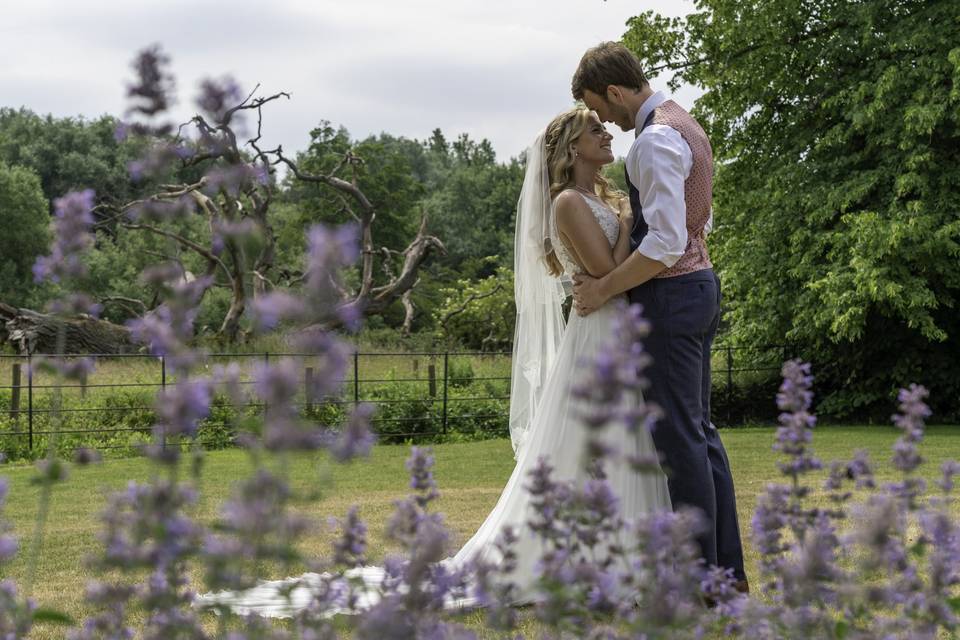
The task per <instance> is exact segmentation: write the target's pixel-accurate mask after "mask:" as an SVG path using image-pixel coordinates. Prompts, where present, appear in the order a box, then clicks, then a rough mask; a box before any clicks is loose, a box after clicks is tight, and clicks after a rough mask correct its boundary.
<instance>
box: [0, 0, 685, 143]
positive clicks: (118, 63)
mask: <svg viewBox="0 0 960 640" xmlns="http://www.w3.org/2000/svg"><path fill="white" fill-rule="evenodd" d="M647 9H653V10H656V11H659V12H661V13H664V14H669V15H682V14H685V13H687V12H688V11H690V10H692V3H691V2H689V1H686V0H684V1H676V0H639V1H638V0H632V1H631V0H607V1H606V2H604V1H603V0H543V1H539V2H534V1H532V0H271V1H270V2H265V1H262V0H258V1H256V2H254V1H247V0H234V1H233V2H229V3H227V2H213V1H210V0H162V1H153V0H141V1H136V0H127V1H125V2H120V1H118V0H29V1H28V2H25V1H23V0H0V60H3V63H2V65H0V106H7V107H20V106H25V107H27V108H29V109H31V110H33V111H35V112H39V113H52V114H54V115H55V116H72V115H83V116H87V117H96V116H98V115H101V114H103V113H110V114H114V115H119V114H121V113H122V111H123V109H124V105H125V102H124V95H123V93H124V85H125V82H126V81H127V80H128V79H130V77H131V72H130V69H129V63H130V60H131V59H132V58H133V56H134V54H135V53H136V51H138V50H139V49H141V48H143V47H144V46H146V45H148V44H151V43H160V44H161V45H162V46H163V48H164V49H165V51H166V52H167V53H168V54H169V55H170V56H171V58H172V62H173V72H174V74H175V75H176V77H177V85H178V86H177V89H178V90H177V95H178V99H179V103H178V105H177V107H176V110H175V115H176V119H177V120H178V121H181V120H186V119H187V118H188V117H189V115H190V112H191V109H192V108H193V99H194V96H195V95H196V87H197V84H198V82H199V81H200V79H201V78H203V77H210V76H220V75H222V74H226V73H229V74H232V75H233V76H234V77H235V78H236V79H237V80H238V81H239V82H240V84H241V86H243V87H244V88H246V89H249V88H252V87H253V86H254V85H255V84H257V83H260V84H261V86H262V91H263V92H264V93H266V94H270V93H274V92H278V91H287V92H289V93H290V94H291V95H292V99H291V100H289V101H282V102H279V103H274V104H273V105H272V106H271V107H270V108H269V109H268V110H267V112H266V115H265V118H264V139H263V144H264V145H265V147H272V146H274V145H275V144H278V143H282V144H283V145H284V148H285V149H287V150H288V151H289V150H298V149H302V148H303V147H305V146H306V144H307V142H308V140H309V131H310V129H311V128H313V127H315V126H316V125H317V124H318V123H319V122H320V120H324V119H325V120H330V121H331V122H333V123H334V124H336V125H343V126H345V127H347V129H349V130H350V133H351V134H352V135H353V137H354V138H362V137H365V136H367V135H369V134H376V133H379V132H381V131H385V132H388V133H391V134H394V135H402V136H406V137H410V138H418V139H423V138H425V137H427V136H428V135H429V134H430V132H431V131H432V130H433V129H434V128H436V127H439V128H440V129H442V130H443V132H444V134H445V135H446V136H447V138H448V139H452V138H454V137H455V136H456V135H457V134H459V133H462V132H465V133H468V134H470V136H471V137H473V138H476V139H482V138H488V139H489V140H490V141H491V142H492V143H493V146H494V148H495V149H496V151H497V154H498V156H499V158H500V159H502V160H505V159H507V158H509V157H511V156H516V155H518V154H519V153H520V152H521V151H522V150H523V149H524V148H525V147H526V146H527V145H528V144H529V142H530V141H531V140H532V139H533V137H534V136H535V135H536V133H537V131H538V130H539V129H541V128H542V127H543V126H544V125H545V124H546V123H547V122H548V121H549V120H550V118H551V117H552V116H553V115H555V114H556V113H558V112H559V111H562V110H563V109H565V108H567V107H568V106H569V105H570V104H571V103H572V102H571V98H570V92H569V91H570V76H571V74H572V73H573V70H574V69H575V67H576V64H577V62H578V61H579V59H580V56H581V55H582V53H583V51H584V50H585V49H587V48H588V47H590V46H592V45H594V44H596V43H597V42H600V41H602V40H617V39H619V38H620V37H621V35H622V34H623V32H624V31H625V29H626V27H625V23H626V21H627V19H628V18H629V17H631V16H634V15H637V14H639V13H641V12H643V11H645V10H647ZM657 84H658V83H656V82H654V85H655V86H657ZM661 84H662V83H661ZM657 88H661V87H657ZM663 88H665V87H663ZM698 95H699V94H698V92H697V91H696V90H695V89H693V88H690V87H685V88H681V90H680V91H679V92H678V93H677V95H676V96H675V97H676V99H677V100H678V101H679V102H681V104H683V105H684V106H688V107H689V106H690V104H691V103H692V101H693V99H695V98H696V97H697V96H698ZM614 129H615V130H614V131H613V133H614V134H615V135H616V137H617V139H616V141H615V143H614V151H615V153H616V154H617V155H625V154H626V150H627V149H628V148H629V143H630V136H629V135H628V134H624V133H622V132H620V131H619V130H618V129H616V128H615V127H614Z"/></svg>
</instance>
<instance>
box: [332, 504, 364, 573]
mask: <svg viewBox="0 0 960 640" xmlns="http://www.w3.org/2000/svg"><path fill="white" fill-rule="evenodd" d="M366 552H367V525H366V524H365V523H364V522H363V521H362V520H361V519H360V517H359V516H358V515H357V507H356V505H354V506H351V507H350V510H349V511H347V520H346V522H344V523H343V534H342V535H341V537H340V539H338V540H336V541H335V542H334V543H333V561H334V562H336V563H337V564H341V565H344V566H346V567H348V568H352V567H359V566H362V565H364V564H366V562H367V559H366V555H365V554H366Z"/></svg>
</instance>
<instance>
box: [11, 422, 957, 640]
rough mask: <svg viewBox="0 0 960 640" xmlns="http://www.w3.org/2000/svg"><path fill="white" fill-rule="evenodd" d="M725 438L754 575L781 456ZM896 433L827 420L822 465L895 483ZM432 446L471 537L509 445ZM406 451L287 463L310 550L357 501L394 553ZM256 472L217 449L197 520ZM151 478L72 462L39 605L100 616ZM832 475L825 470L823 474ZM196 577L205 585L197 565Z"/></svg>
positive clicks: (735, 436) (930, 442)
mask: <svg viewBox="0 0 960 640" xmlns="http://www.w3.org/2000/svg"><path fill="white" fill-rule="evenodd" d="M722 435H723V440H724V442H725V445H726V448H727V452H728V454H729V457H730V464H731V466H732V469H733V472H734V476H735V481H736V488H737V498H738V508H739V513H740V524H741V529H742V531H743V533H744V538H745V539H744V542H745V545H746V553H747V571H748V573H749V574H750V575H751V576H755V575H756V561H757V555H756V553H755V552H754V550H753V547H752V545H751V542H750V534H749V526H750V517H751V514H752V512H753V509H754V506H755V504H756V497H757V495H758V493H759V492H760V491H761V490H762V488H763V486H764V485H765V484H766V483H768V482H771V481H775V480H777V479H778V478H779V472H778V471H777V469H776V467H775V460H776V456H775V455H774V453H773V452H772V451H771V448H770V447H771V444H772V442H773V438H774V431H773V429H771V428H741V429H736V430H725V431H723V432H722ZM897 435H898V432H897V431H896V430H895V429H894V428H892V427H887V426H870V427H859V426H826V427H820V428H818V429H817V431H816V435H815V439H814V449H815V451H816V452H817V454H818V455H819V456H820V457H821V458H822V459H823V460H824V462H825V463H828V462H829V461H830V460H833V459H841V458H847V457H849V456H850V455H851V454H852V453H853V451H854V450H855V449H858V448H864V449H867V450H869V451H870V455H871V459H872V460H873V461H874V463H875V465H876V470H877V472H878V477H879V478H880V479H881V480H883V479H885V478H886V479H893V478H894V477H895V475H894V473H893V470H892V468H891V467H890V465H889V462H888V460H889V457H890V454H889V451H890V445H891V444H892V443H893V442H894V440H895V439H896V437H897ZM921 451H922V453H923V455H924V456H925V458H926V459H927V464H925V465H924V467H923V473H924V474H925V475H926V476H928V477H930V478H931V479H932V478H935V477H937V476H938V475H939V467H940V463H941V462H942V461H944V460H946V459H948V458H951V457H960V427H958V426H939V427H932V428H930V429H929V430H928V432H927V436H926V438H925V440H924V443H923V446H922V449H921ZM434 452H435V457H436V468H435V475H436V478H437V482H438V483H439V485H440V488H441V491H442V497H441V499H440V500H439V504H438V507H437V508H438V509H439V510H440V511H443V512H444V513H445V514H446V518H447V522H448V524H449V526H450V528H451V529H452V531H453V532H454V534H455V535H456V539H457V540H458V541H459V542H463V541H465V540H466V539H467V538H468V537H469V536H470V534H472V533H473V532H474V530H475V529H476V528H477V527H478V526H479V525H480V523H481V522H482V521H483V519H484V517H485V516H486V514H487V513H488V511H489V510H490V509H491V508H492V507H493V505H494V503H495V502H496V500H497V496H498V495H499V493H500V490H501V489H502V487H503V485H504V483H505V482H506V480H507V478H508V476H509V475H510V472H511V470H512V467H513V455H512V452H511V450H510V443H509V441H507V440H491V441H484V442H473V443H463V444H443V445H437V446H435V447H434ZM407 456H408V448H407V447H404V446H378V447H376V448H375V449H374V451H373V453H372V455H371V457H370V458H369V459H367V460H363V461H359V462H354V463H352V464H349V465H346V466H332V467H331V466H329V465H327V464H325V463H324V462H323V461H322V460H321V458H320V457H318V456H302V457H299V458H296V459H294V460H292V461H291V462H290V464H289V466H288V472H289V474H290V477H291V479H292V482H293V484H294V485H295V486H296V487H297V488H298V489H300V490H301V491H302V492H303V493H304V494H305V495H308V499H305V500H304V501H303V503H302V510H303V512H304V513H306V514H308V515H310V516H312V517H314V518H315V520H316V521H317V523H318V524H317V527H316V529H315V531H314V532H313V533H312V534H311V535H310V536H308V538H307V539H306V540H305V541H304V545H303V550H304V551H305V552H306V553H307V554H308V555H314V556H317V555H321V554H325V553H326V552H327V549H328V548H329V543H330V541H331V539H332V538H333V535H334V532H332V531H331V529H330V527H329V525H327V524H326V521H327V517H328V516H331V515H332V516H342V515H343V514H345V512H346V510H347V508H348V507H349V506H350V505H351V504H357V505H359V507H360V514H361V516H362V517H363V518H364V519H365V520H366V521H367V523H368V525H369V538H370V540H369V541H370V552H369V558H370V560H371V561H372V562H377V561H378V560H380V559H381V558H382V557H383V555H384V553H385V551H387V549H388V546H387V543H386V542H385V540H384V536H383V528H384V524H385V522H386V520H387V518H388V516H389V514H390V512H391V510H392V505H393V501H394V500H396V499H397V498H399V497H401V496H403V495H405V494H406V492H407V474H406V470H405V468H404V460H405V459H406V458H407ZM250 469H251V466H250V463H249V462H248V458H247V456H246V455H245V453H244V452H242V451H239V450H227V451H217V452H212V453H209V454H208V455H207V456H206V459H205V464H204V467H203V476H202V477H203V480H202V486H201V495H202V499H201V502H200V504H199V506H198V510H197V516H198V517H199V518H200V519H201V520H202V521H205V522H210V521H211V520H212V519H213V517H214V516H215V515H216V510H217V507H218V505H219V504H221V503H222V502H223V500H224V499H225V498H226V497H227V496H228V495H229V492H230V488H231V485H232V484H233V483H234V482H235V481H236V480H238V479H241V478H243V477H244V476H245V475H246V474H247V473H248V472H249V471H250ZM150 474H151V466H150V464H149V463H148V462H147V461H146V460H144V459H140V458H133V459H121V460H109V461H107V462H105V463H103V464H101V465H98V466H94V467H90V468H75V469H73V470H72V475H71V477H70V478H69V479H68V480H67V482H66V483H64V484H62V485H59V486H57V487H56V489H55V491H54V495H53V500H52V503H51V508H50V516H49V523H48V526H47V528H46V537H45V540H44V543H43V547H42V550H41V554H40V558H39V563H38V566H37V581H36V584H35V587H34V589H33V594H32V595H33V596H34V597H35V598H36V599H37V601H38V602H39V603H40V605H41V606H50V607H55V608H57V609H59V610H61V611H64V612H65V613H68V614H69V615H71V616H73V617H74V618H76V619H82V618H84V617H86V616H87V615H89V614H90V613H91V611H90V609H89V608H88V607H87V606H86V605H85V604H84V602H83V588H84V584H85V583H86V581H87V580H89V579H91V578H93V577H94V574H93V573H92V572H91V571H90V570H89V569H87V568H86V567H85V565H84V563H83V558H84V556H85V555H87V554H89V553H91V552H93V551H95V550H96V549H97V545H98V541H97V532H98V530H99V528H100V525H99V522H98V518H97V516H98V513H99V512H100V511H101V509H102V508H103V506H104V495H105V493H106V492H108V491H110V490H113V489H117V488H120V487H122V486H124V485H125V484H126V483H127V482H128V481H130V480H146V479H147V478H148V477H149V476H150ZM3 475H6V476H8V477H9V479H10V485H11V486H10V495H9V500H8V505H7V508H6V512H5V516H6V518H7V519H9V520H10V521H12V523H13V525H14V527H15V531H16V533H17V534H18V535H19V536H20V538H21V546H22V551H21V554H20V555H19V556H18V558H17V559H16V560H15V561H14V562H13V563H11V565H9V566H8V567H7V568H6V571H5V574H6V577H10V578H13V579H15V580H16V581H18V582H20V583H22V582H23V581H24V580H25V578H26V575H27V570H28V568H27V563H26V556H27V555H28V554H27V552H28V551H29V546H30V536H31V533H32V530H33V523H34V520H35V517H36V513H37V498H38V491H39V490H38V488H37V487H36V486H34V485H32V484H30V479H31V477H32V476H33V475H34V472H33V470H32V468H31V467H26V466H9V467H7V468H5V469H3ZM823 475H825V474H819V477H822V476H823ZM815 484H816V486H817V487H819V486H820V484H821V483H820V482H819V481H816V482H815ZM820 497H821V498H822V496H820ZM278 570H279V569H278ZM301 570H303V568H302V567H296V568H294V569H292V570H291V571H292V572H299V571H301ZM269 577H278V576H269ZM279 577H282V576H279ZM193 578H194V579H195V580H196V581H197V582H196V583H197V584H200V580H201V575H200V572H199V570H197V571H196V572H195V573H194V575H193ZM480 619H481V618H480V617H479V615H476V614H475V615H474V616H473V617H471V616H468V617H467V621H468V622H472V623H473V624H477V625H479V624H480V622H479V621H480ZM211 624H212V622H211ZM62 636H63V630H62V628H57V627H51V626H49V625H41V626H40V627H38V628H37V630H36V631H35V633H34V634H33V637H35V638H58V637H62Z"/></svg>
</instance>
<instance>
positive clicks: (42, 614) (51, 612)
mask: <svg viewBox="0 0 960 640" xmlns="http://www.w3.org/2000/svg"><path fill="white" fill-rule="evenodd" d="M33 621H34V622H48V623H50V624H64V625H73V624H75V623H74V621H73V618H71V617H70V616H68V615H67V614H65V613H63V612H62V611H57V610H56V609H45V608H42V607H41V608H39V609H36V610H35V611H34V612H33Z"/></svg>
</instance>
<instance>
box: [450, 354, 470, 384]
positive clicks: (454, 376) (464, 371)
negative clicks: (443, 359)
mask: <svg viewBox="0 0 960 640" xmlns="http://www.w3.org/2000/svg"><path fill="white" fill-rule="evenodd" d="M449 367H450V370H449V371H448V372H447V376H448V379H449V382H450V386H452V387H457V388H458V389H463V388H466V387H469V386H470V385H471V384H472V383H473V379H474V378H475V377H476V374H475V373H474V371H473V365H472V364H470V360H468V359H466V358H464V359H460V358H454V359H452V360H450V364H449Z"/></svg>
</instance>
